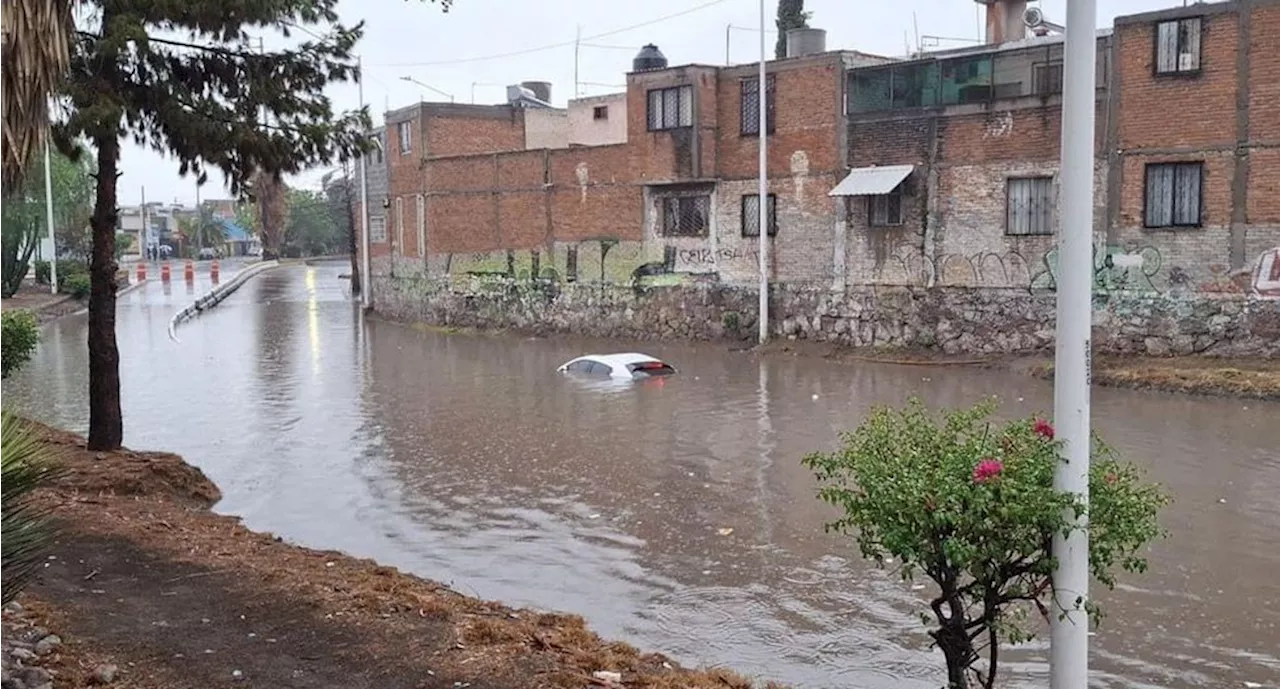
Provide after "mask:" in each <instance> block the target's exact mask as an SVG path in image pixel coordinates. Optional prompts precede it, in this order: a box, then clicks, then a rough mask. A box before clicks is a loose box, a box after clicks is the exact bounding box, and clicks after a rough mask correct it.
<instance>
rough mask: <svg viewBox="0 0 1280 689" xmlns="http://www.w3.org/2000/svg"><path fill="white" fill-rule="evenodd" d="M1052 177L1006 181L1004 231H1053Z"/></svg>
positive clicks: (1035, 232)
mask: <svg viewBox="0 0 1280 689" xmlns="http://www.w3.org/2000/svg"><path fill="white" fill-rule="evenodd" d="M1056 201H1057V199H1056V198H1055V197H1054V190H1053V178H1052V177H1021V178H1013V179H1010V180H1008V181H1007V182H1005V226H1004V231H1005V234H1011V235H1036V234H1053V211H1054V208H1055V206H1056V205H1057V203H1056Z"/></svg>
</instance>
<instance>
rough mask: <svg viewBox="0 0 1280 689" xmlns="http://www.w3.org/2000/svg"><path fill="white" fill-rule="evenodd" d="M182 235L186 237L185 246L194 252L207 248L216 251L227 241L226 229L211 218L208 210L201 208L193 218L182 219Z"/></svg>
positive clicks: (210, 211)
mask: <svg viewBox="0 0 1280 689" xmlns="http://www.w3.org/2000/svg"><path fill="white" fill-rule="evenodd" d="M182 234H183V236H185V237H186V240H187V246H189V247H191V248H193V249H196V250H199V249H203V248H205V247H209V248H211V249H214V250H215V251H216V250H218V249H221V248H222V245H223V244H225V243H226V241H227V231H226V228H224V227H223V226H222V223H220V222H218V221H217V220H216V219H215V218H214V217H213V211H212V210H210V209H209V208H201V209H200V210H199V212H198V213H197V214H196V215H195V216H193V217H190V218H184V219H183V221H182Z"/></svg>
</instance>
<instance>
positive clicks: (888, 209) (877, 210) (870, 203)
mask: <svg viewBox="0 0 1280 689" xmlns="http://www.w3.org/2000/svg"><path fill="white" fill-rule="evenodd" d="M867 224H868V225H870V226H872V227H896V226H898V225H901V224H902V187H901V186H898V187H897V188H895V189H894V190H893V191H891V192H889V193H888V194H880V195H877V196H868V197H867Z"/></svg>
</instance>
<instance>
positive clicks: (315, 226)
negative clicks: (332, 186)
mask: <svg viewBox="0 0 1280 689" xmlns="http://www.w3.org/2000/svg"><path fill="white" fill-rule="evenodd" d="M288 203H289V212H288V224H287V225H286V226H285V245H286V246H289V247H293V248H294V249H296V250H298V251H299V252H301V254H302V255H304V256H324V255H327V254H331V253H334V252H337V251H339V250H341V248H342V245H343V243H344V242H343V241H342V239H343V237H342V228H341V226H340V225H339V221H338V217H337V216H336V215H335V214H334V213H333V210H332V208H331V207H330V206H329V199H328V197H326V196H325V195H324V194H322V193H319V192H314V191H308V190H306V189H290V190H289V192H288Z"/></svg>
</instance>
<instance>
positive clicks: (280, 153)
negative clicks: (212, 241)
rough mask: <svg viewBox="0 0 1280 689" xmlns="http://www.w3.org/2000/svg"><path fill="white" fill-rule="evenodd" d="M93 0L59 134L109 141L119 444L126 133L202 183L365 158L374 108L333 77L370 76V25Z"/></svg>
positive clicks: (113, 427)
mask: <svg viewBox="0 0 1280 689" xmlns="http://www.w3.org/2000/svg"><path fill="white" fill-rule="evenodd" d="M439 2H440V4H442V5H445V6H446V7H447V5H448V0H439ZM83 4H84V9H86V10H88V11H86V12H84V13H83V16H84V17H86V18H85V19H84V20H83V21H82V23H81V26H80V30H79V31H78V32H77V34H76V40H75V42H74V44H73V45H72V49H71V69H70V73H69V75H68V79H67V81H66V84H65V86H64V90H63V94H62V95H63V98H62V101H63V102H62V104H63V105H64V106H65V109H64V114H63V119H62V121H60V122H58V123H56V125H55V128H54V136H55V140H56V141H57V142H58V145H59V148H61V149H63V150H64V151H65V152H67V153H69V154H70V153H71V150H72V147H71V145H70V144H71V142H72V141H74V140H75V139H76V138H77V137H83V138H84V139H86V140H87V141H88V142H89V143H90V145H92V146H93V147H94V148H96V149H97V171H96V172H97V174H96V179H97V181H96V185H97V198H96V204H95V206H94V212H93V218H92V220H91V222H90V224H91V227H92V229H93V255H92V258H91V260H90V277H91V283H92V288H91V291H90V295H89V336H88V343H89V439H88V445H89V448H90V449H94V450H112V449H116V448H118V447H120V445H121V442H122V440H123V432H124V429H123V422H122V418H121V412H120V354H119V350H118V349H117V347H116V334H115V312H116V283H115V278H116V268H117V266H116V260H115V255H116V252H115V242H116V233H115V228H116V220H117V208H116V207H117V195H116V182H117V178H118V177H119V175H120V170H119V163H120V140H121V138H122V137H125V136H128V137H130V138H132V139H133V140H134V141H136V142H137V143H139V144H142V145H146V146H150V147H151V148H153V149H155V150H157V151H161V152H163V153H167V154H169V155H170V156H173V157H175V158H177V159H178V161H179V167H180V173H181V174H182V175H184V176H185V175H187V174H189V173H190V174H194V175H195V176H196V177H197V178H198V180H199V181H200V182H201V183H203V182H204V181H205V179H206V177H207V172H206V171H207V169H208V168H216V169H219V170H221V171H222V172H223V173H224V174H225V175H226V177H227V179H228V180H229V183H230V186H231V191H232V193H236V194H239V193H242V191H243V190H244V189H245V187H246V184H247V183H248V181H249V180H250V179H251V178H252V177H253V176H254V175H255V174H258V175H265V176H267V177H271V178H275V179H279V177H280V176H281V175H284V174H289V173H295V172H298V171H301V170H303V169H306V168H308V167H311V166H313V165H320V164H329V163H331V162H333V161H335V160H345V159H348V158H351V157H353V156H356V155H358V154H359V153H360V152H361V151H363V150H364V149H365V148H367V147H368V146H367V139H366V138H365V134H364V132H365V131H366V130H367V128H368V125H369V119H368V115H367V114H366V113H365V112H344V113H335V112H334V108H333V104H332V103H331V102H330V100H329V98H328V96H326V95H325V93H324V89H325V87H326V86H328V85H329V84H331V83H334V82H342V81H349V80H352V79H355V78H357V76H358V75H357V73H356V64H355V59H354V58H353V55H352V51H353V49H354V48H355V45H356V42H357V41H358V40H359V39H360V36H361V35H362V33H363V26H362V25H360V24H358V25H355V26H344V25H342V24H341V23H340V22H339V19H338V13H337V5H338V0H271V1H266V0H221V1H220V2H205V1H203V0H85V2H84V3H83ZM270 30H278V31H279V32H280V33H281V34H283V35H284V36H285V37H286V38H292V32H293V31H301V32H303V33H304V34H305V36H304V38H305V40H302V41H300V42H298V43H296V44H295V45H293V46H292V47H290V48H288V49H283V50H277V51H260V50H257V49H256V48H257V47H258V46H257V45H255V43H256V42H257V41H256V38H257V37H258V36H260V35H261V34H262V33H264V32H267V31H270ZM251 32H253V33H254V34H255V35H251ZM264 115H265V117H264Z"/></svg>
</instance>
